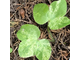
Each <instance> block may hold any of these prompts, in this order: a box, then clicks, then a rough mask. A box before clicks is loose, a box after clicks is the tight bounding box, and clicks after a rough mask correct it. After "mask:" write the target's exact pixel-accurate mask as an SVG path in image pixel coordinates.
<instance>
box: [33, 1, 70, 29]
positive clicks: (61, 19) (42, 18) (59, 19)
mask: <svg viewBox="0 0 80 60" xmlns="http://www.w3.org/2000/svg"><path fill="white" fill-rule="evenodd" d="M66 11H67V3H66V0H59V1H54V2H52V3H51V4H50V6H49V7H48V5H47V4H45V3H40V4H36V5H35V6H34V9H33V17H34V20H35V21H36V22H37V23H38V24H41V25H42V24H45V23H46V22H48V27H49V28H50V29H52V30H56V29H60V28H63V27H65V26H67V25H69V24H70V20H69V19H68V18H67V17H66V16H64V15H65V14H66Z"/></svg>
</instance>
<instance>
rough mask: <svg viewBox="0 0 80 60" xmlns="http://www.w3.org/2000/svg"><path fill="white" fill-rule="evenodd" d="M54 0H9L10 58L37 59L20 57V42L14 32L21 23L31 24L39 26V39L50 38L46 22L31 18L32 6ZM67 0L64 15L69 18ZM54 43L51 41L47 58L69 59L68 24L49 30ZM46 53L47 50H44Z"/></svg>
mask: <svg viewBox="0 0 80 60" xmlns="http://www.w3.org/2000/svg"><path fill="white" fill-rule="evenodd" d="M53 1H56V0H10V47H11V48H12V49H13V52H12V53H10V60H38V59H37V58H36V57H29V58H21V57H19V55H18V47H19V43H20V42H21V41H20V40H18V38H17V36H16V33H17V31H18V30H19V29H20V27H21V26H22V25H23V24H33V25H36V26H38V27H39V29H40V31H41V36H40V39H43V38H46V39H51V37H50V36H49V34H48V32H47V23H46V24H44V25H39V24H37V23H36V22H35V21H34V19H33V7H34V5H35V4H38V3H46V4H50V3H51V2H53ZM66 1H67V8H68V9H67V13H66V16H67V17H68V18H70V0H66ZM51 33H52V35H53V38H54V39H55V43H52V42H51V45H52V54H51V57H50V59H49V60H69V58H70V25H68V26H66V27H64V28H62V29H58V30H51ZM46 53H47V52H46Z"/></svg>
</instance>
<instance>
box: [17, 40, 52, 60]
mask: <svg viewBox="0 0 80 60" xmlns="http://www.w3.org/2000/svg"><path fill="white" fill-rule="evenodd" d="M18 53H19V56H20V57H23V58H28V57H31V56H34V55H36V57H37V58H38V59H39V60H49V58H50V55H51V46H50V43H49V41H48V40H47V39H42V40H34V39H33V40H30V39H29V40H26V41H22V42H21V43H20V45H19V49H18Z"/></svg>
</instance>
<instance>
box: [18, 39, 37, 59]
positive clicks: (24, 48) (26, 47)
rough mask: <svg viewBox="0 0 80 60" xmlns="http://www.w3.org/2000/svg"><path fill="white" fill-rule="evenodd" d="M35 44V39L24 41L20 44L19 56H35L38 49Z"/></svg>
mask: <svg viewBox="0 0 80 60" xmlns="http://www.w3.org/2000/svg"><path fill="white" fill-rule="evenodd" d="M35 43H36V42H35V41H34V39H33V40H30V39H29V40H26V41H22V42H21V43H20V44H19V49H18V53H19V56H20V57H23V58H27V57H31V56H34V52H35V49H36V47H35Z"/></svg>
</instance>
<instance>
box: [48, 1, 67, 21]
mask: <svg viewBox="0 0 80 60" xmlns="http://www.w3.org/2000/svg"><path fill="white" fill-rule="evenodd" d="M66 11H67V3H66V0H59V1H54V2H52V3H51V5H50V7H49V17H50V20H52V19H54V18H57V17H61V16H64V15H65V14H66Z"/></svg>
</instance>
